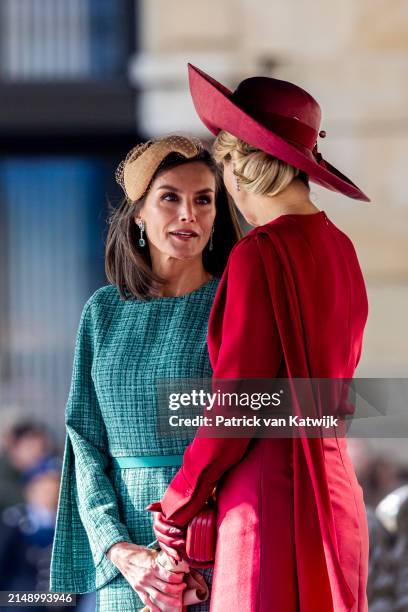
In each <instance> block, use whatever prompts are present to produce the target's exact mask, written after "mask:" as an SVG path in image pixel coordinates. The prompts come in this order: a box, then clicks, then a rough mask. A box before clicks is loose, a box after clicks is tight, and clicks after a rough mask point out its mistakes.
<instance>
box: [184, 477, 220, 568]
mask: <svg viewBox="0 0 408 612" xmlns="http://www.w3.org/2000/svg"><path fill="white" fill-rule="evenodd" d="M216 510H217V508H216V501H215V488H214V490H213V492H212V494H211V496H210V498H209V499H208V501H207V502H206V504H205V506H204V507H203V508H202V509H201V510H200V512H198V513H197V514H196V515H195V516H194V517H193V518H192V519H191V521H190V522H189V523H188V525H187V530H186V555H187V562H188V563H189V564H190V565H191V566H192V567H201V568H206V567H212V566H213V565H214V558H215V546H216V540H217V512H216Z"/></svg>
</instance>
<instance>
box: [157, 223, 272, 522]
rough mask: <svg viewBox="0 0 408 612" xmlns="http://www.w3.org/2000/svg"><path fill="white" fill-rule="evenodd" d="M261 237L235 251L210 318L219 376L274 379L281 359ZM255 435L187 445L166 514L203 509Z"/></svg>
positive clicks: (181, 518)
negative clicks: (218, 483)
mask: <svg viewBox="0 0 408 612" xmlns="http://www.w3.org/2000/svg"><path fill="white" fill-rule="evenodd" d="M265 274H266V273H265V268H264V265H263V262H262V259H261V251H260V247H259V243H258V239H257V236H256V235H255V236H249V237H247V238H244V239H243V240H242V241H241V242H240V243H238V245H237V246H236V247H235V248H234V249H233V251H232V253H231V255H230V259H229V262H228V265H227V269H226V271H225V273H224V275H223V278H222V280H221V283H220V286H219V290H218V292H217V295H216V299H215V302H214V306H213V309H212V312H211V315H210V321H209V339H208V343H209V350H210V357H211V362H212V365H213V377H214V380H216V379H239V378H240V379H242V378H273V377H275V376H276V374H277V372H278V370H279V366H280V364H281V360H282V348H281V344H280V339H279V333H278V330H277V327H276V323H275V319H274V315H273V308H272V302H271V294H270V284H269V283H268V280H267V278H266V275H265ZM250 440H251V439H250V438H204V437H203V438H200V437H198V436H197V435H196V437H195V438H194V440H193V441H192V442H191V443H190V445H189V446H188V447H187V448H186V450H185V453H184V458H183V465H182V467H181V468H180V470H179V471H178V472H177V474H176V475H175V477H174V478H173V480H172V482H171V483H170V485H169V487H168V488H167V490H166V492H165V494H164V497H163V498H162V500H161V505H162V509H163V513H164V515H165V516H166V518H168V519H172V520H174V521H175V522H176V523H177V524H179V525H185V524H186V523H188V521H189V520H190V519H191V518H192V517H193V516H194V515H195V514H196V513H197V512H198V511H199V510H200V509H201V507H202V506H203V504H204V503H205V502H206V500H207V499H208V497H209V495H210V494H211V491H212V489H213V487H214V485H215V484H216V482H217V481H218V480H219V479H220V477H221V476H222V474H223V473H224V472H225V471H226V470H227V469H228V468H230V467H232V466H233V465H234V464H236V463H237V462H238V461H240V459H241V458H242V457H243V455H244V454H245V451H246V449H247V447H248V445H249V443H250Z"/></svg>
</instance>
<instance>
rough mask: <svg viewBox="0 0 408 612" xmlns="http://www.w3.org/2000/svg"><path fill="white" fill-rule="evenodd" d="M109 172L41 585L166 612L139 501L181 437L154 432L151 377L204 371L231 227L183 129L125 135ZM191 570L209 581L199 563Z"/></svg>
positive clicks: (108, 607) (168, 468) (172, 578)
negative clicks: (114, 186) (112, 174)
mask: <svg viewBox="0 0 408 612" xmlns="http://www.w3.org/2000/svg"><path fill="white" fill-rule="evenodd" d="M116 176H117V180H118V182H119V183H120V184H121V186H122V187H123V190H124V192H125V199H124V200H123V202H122V203H121V205H120V206H119V207H118V208H117V209H116V210H114V211H113V213H112V215H111V217H110V225H109V232H108V236H107V242H106V253H105V264H106V273H107V277H108V280H109V281H110V283H111V284H109V285H106V286H104V287H101V288H100V289H98V290H97V291H96V292H95V293H94V294H93V295H92V296H91V297H90V299H89V300H88V302H87V303H86V304H85V306H84V309H83V312H82V315H81V320H80V324H79V329H78V335H77V340H76V347H75V356H74V364H73V374H72V382H71V388H70V393H69V397H68V402H67V405H66V417H65V422H66V441H65V451H64V462H63V471H62V479H61V488H60V497H59V504H58V514H57V523H56V532H55V538H54V545H53V553H52V560H51V578H50V590H51V591H57V592H58V591H60V592H73V593H85V592H90V591H95V590H96V601H97V604H96V608H97V610H100V611H104V612H115V611H116V610H120V611H121V612H136V611H138V610H140V609H141V608H142V607H143V604H144V605H146V606H148V607H149V608H150V609H151V610H152V611H156V610H163V611H166V612H167V611H168V612H170V611H174V610H181V608H180V601H181V598H182V595H181V593H180V592H181V590H182V589H183V588H184V587H185V583H184V582H182V581H183V574H178V575H175V574H174V573H172V572H168V571H166V570H164V569H163V568H162V567H161V566H159V565H158V564H157V563H156V558H157V555H158V554H159V553H158V550H156V549H155V547H154V539H155V538H154V533H153V530H152V515H151V513H149V512H147V511H146V510H145V507H146V505H147V504H148V503H149V502H150V501H151V500H152V499H160V498H161V497H162V495H163V494H164V491H165V490H166V488H167V486H168V484H169V482H170V481H171V479H172V478H173V476H174V475H175V474H176V472H177V470H178V467H179V466H180V465H181V462H182V454H183V452H184V449H185V448H186V446H187V445H188V444H189V442H190V441H191V439H192V438H191V436H188V435H187V434H186V433H185V432H184V433H183V431H182V430H180V429H179V428H177V431H175V433H174V436H172V437H163V436H161V435H160V433H159V432H158V429H157V398H156V382H157V381H159V380H160V379H174V378H177V379H180V378H184V379H186V378H203V377H208V378H209V377H211V374H212V371H211V366H210V362H209V357H208V353H207V344H206V335H207V322H208V316H209V313H210V309H211V306H212V302H213V299H214V296H215V292H216V289H217V286H218V282H219V278H220V276H221V274H222V272H223V270H224V267H225V264H226V261H227V259H228V255H229V252H230V250H231V248H232V246H233V245H234V244H235V242H236V241H237V240H238V239H239V237H240V235H239V226H238V223H237V220H236V217H235V216H234V212H233V210H232V209H231V208H230V205H229V203H228V199H227V196H226V194H225V191H224V190H223V187H222V181H221V180H220V178H219V177H218V173H217V166H216V164H215V162H214V161H213V159H212V157H211V156H210V154H209V153H208V152H207V151H206V150H204V149H203V147H202V145H201V143H200V142H199V141H198V140H196V139H190V138H185V137H182V136H169V137H166V138H162V139H157V140H155V141H148V142H147V143H144V144H142V145H139V146H138V147H135V148H134V149H132V151H130V153H129V154H128V156H127V157H126V159H125V160H124V161H123V162H122V163H121V164H120V166H119V167H118V170H117V175H116ZM158 548H159V547H158V546H157V549H158ZM201 573H202V575H203V576H204V578H205V580H206V582H207V584H208V585H209V587H210V586H211V575H212V570H211V569H206V570H202V571H201ZM208 609H209V600H207V601H206V602H204V603H201V604H197V605H193V606H191V607H189V610H191V611H198V610H208Z"/></svg>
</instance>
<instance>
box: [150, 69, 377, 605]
mask: <svg viewBox="0 0 408 612" xmlns="http://www.w3.org/2000/svg"><path fill="white" fill-rule="evenodd" d="M189 76H190V90H191V94H192V98H193V102H194V105H195V108H196V110H197V113H198V115H199V116H200V118H201V120H202V121H203V123H204V124H205V125H206V126H207V128H208V129H209V130H210V131H211V132H212V133H213V134H214V135H215V136H216V140H215V143H214V148H213V150H214V154H215V157H216V159H217V161H218V162H220V163H221V164H222V166H223V170H224V183H225V185H226V188H227V190H228V192H229V193H230V195H231V197H232V198H233V200H234V202H235V204H236V206H237V207H238V209H239V210H240V211H241V213H242V214H243V216H244V217H245V219H246V220H247V221H248V223H250V224H251V225H252V226H254V229H253V230H252V231H250V232H249V234H247V235H246V236H245V238H243V239H242V240H241V241H240V242H239V243H238V244H237V245H236V247H234V249H233V250H232V252H231V256H230V258H229V261H228V265H227V269H226V271H225V273H224V275H223V277H222V280H221V283H220V287H219V290H218V292H217V296H216V299H215V302H214V306H213V309H212V311H211V316H210V319H209V329H208V345H209V353H210V358H211V364H212V366H213V370H214V378H215V379H216V380H217V381H218V380H219V379H222V378H225V379H240V380H241V379H246V378H266V379H274V378H278V379H279V378H290V379H296V378H302V379H313V378H314V379H316V378H329V379H342V378H343V379H344V378H346V379H348V378H352V377H353V374H354V371H355V368H356V367H357V364H358V362H359V359H360V356H361V350H362V339H363V332H364V328H365V324H366V319H367V314H368V304H367V294H366V289H365V282H364V278H363V275H362V272H361V268H360V265H359V262H358V258H357V255H356V252H355V249H354V246H353V244H352V242H351V240H350V239H349V238H348V237H347V236H346V235H345V234H344V232H342V231H341V230H340V229H339V228H337V227H336V226H335V225H334V224H333V222H332V221H331V220H330V219H329V218H328V216H327V215H326V213H325V212H324V211H321V210H319V209H318V208H317V207H316V206H315V204H314V203H313V202H312V201H311V199H310V186H309V181H315V182H317V183H319V184H321V185H322V186H324V187H326V188H328V189H332V190H334V191H338V192H340V193H343V194H345V195H347V196H349V197H352V198H355V199H358V200H364V201H368V198H367V196H366V195H365V194H364V193H363V192H362V191H361V190H360V189H359V188H358V187H357V186H356V185H355V184H354V183H353V182H352V181H351V180H350V179H348V178H347V177H346V176H344V175H343V174H342V173H341V172H340V171H338V170H337V169H336V168H334V167H333V166H332V165H331V164H330V163H328V162H327V161H326V160H325V159H323V156H322V155H321V153H320V152H319V150H318V144H317V140H318V138H319V136H320V137H324V136H325V135H326V134H325V132H323V131H321V130H320V120H321V110H320V106H319V104H318V103H317V101H316V100H315V99H314V98H313V97H312V96H311V95H310V94H309V93H308V92H306V91H305V90H303V89H302V88H300V87H298V86H297V85H295V84H293V83H289V82H287V81H282V80H279V79H273V78H267V77H252V78H248V79H245V80H244V81H242V82H241V83H240V84H239V85H238V87H237V88H236V89H235V91H229V90H228V89H227V88H226V87H225V86H224V85H222V84H221V83H218V82H217V81H216V80H215V79H214V78H212V77H211V76H209V75H207V74H205V73H204V72H203V71H201V70H199V69H198V68H196V67H194V66H191V65H190V66H189ZM300 395H301V394H297V395H296V399H297V402H300V403H301V402H302V399H304V398H302V397H300ZM309 397H310V396H309ZM310 403H311V404H312V405H313V402H310ZM316 404H317V406H316V409H317V410H322V411H323V414H325V409H326V405H321V404H319V403H318V402H316ZM340 408H341V406H340ZM295 413H296V414H297V413H298V410H296V409H295ZM301 413H302V412H301ZM303 414H304V413H303ZM314 414H316V412H315V413H314ZM318 414H320V413H318ZM346 414H347V413H346ZM335 416H337V417H339V418H340V419H341V421H342V420H343V419H342V416H343V415H342V412H341V410H340V411H339V412H337V411H336V413H335ZM200 433H201V432H200V431H198V432H197V434H196V436H195V438H194V440H193V442H192V443H191V444H190V445H189V446H188V448H187V449H186V451H185V453H184V458H183V464H182V466H181V468H180V470H179V471H178V473H177V474H176V475H175V477H174V478H173V480H172V481H171V483H170V485H169V487H168V489H167V490H166V492H165V494H164V496H163V498H162V499H161V500H160V501H159V502H157V501H156V500H155V503H153V504H152V507H151V509H152V510H153V511H155V521H154V530H155V533H156V537H157V539H158V540H159V542H160V544H161V546H162V548H163V550H166V551H169V552H171V553H172V554H174V555H175V556H176V555H177V554H178V555H179V556H181V558H183V555H184V552H185V541H183V538H181V537H180V531H181V530H182V529H183V528H185V526H186V525H187V524H188V522H189V521H191V520H192V518H193V517H194V516H195V515H196V514H197V513H198V512H199V511H200V510H201V508H202V507H203V504H204V503H205V502H206V500H207V499H208V498H209V497H210V496H211V494H212V491H213V489H214V486H217V512H218V524H217V527H218V530H217V546H216V551H215V563H214V578H213V585H212V595H211V610H214V611H215V610H216V611H217V612H218V611H220V610H228V611H231V610H243V611H245V612H260V611H261V610H262V611H263V610H265V611H268V612H269V611H271V612H272V611H273V612H298V611H299V610H302V612H333V611H334V612H340V611H346V610H347V611H348V612H367V610H368V605H367V596H366V586H367V573H368V525H367V517H366V512H365V505H364V496H363V490H362V488H361V486H360V484H359V483H358V480H357V478H356V474H355V471H354V469H353V465H352V463H351V459H350V456H349V455H348V451H347V442H346V438H345V437H344V430H343V433H342V431H341V425H340V431H338V430H337V428H336V427H334V432H333V434H332V435H333V437H326V436H324V435H321V437H316V438H313V437H310V436H308V435H307V432H306V435H305V432H304V431H300V432H299V437H298V436H297V435H295V433H294V435H293V437H292V438H290V437H286V438H284V437H282V438H261V439H259V438H253V439H251V438H216V439H212V438H208V436H207V437H205V436H201V435H200ZM204 433H205V428H204ZM158 504H160V506H161V511H160V510H158ZM174 524H175V525H176V526H178V528H179V531H178V532H177V534H176V535H174V536H171V534H170V533H169V530H170V529H171V528H174V527H173V526H174Z"/></svg>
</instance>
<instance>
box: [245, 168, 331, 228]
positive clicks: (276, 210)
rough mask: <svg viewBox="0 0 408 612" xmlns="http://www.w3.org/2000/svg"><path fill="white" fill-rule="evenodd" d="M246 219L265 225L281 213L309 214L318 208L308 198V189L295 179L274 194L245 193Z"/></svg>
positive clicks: (252, 223) (315, 211)
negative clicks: (248, 212) (247, 211)
mask: <svg viewBox="0 0 408 612" xmlns="http://www.w3.org/2000/svg"><path fill="white" fill-rule="evenodd" d="M246 199H247V210H249V211H250V214H248V221H249V223H251V225H255V226H258V225H265V223H269V222H270V221H273V220H274V219H277V218H278V217H280V216H281V215H291V214H292V215H293V214H299V215H310V214H313V213H318V212H319V209H318V208H317V207H316V206H315V205H314V204H313V202H312V201H311V199H310V191H309V189H308V187H306V185H305V184H304V183H303V182H302V181H300V180H299V179H295V180H294V181H292V182H291V183H290V185H289V186H288V187H286V189H284V190H283V191H281V192H280V193H279V194H278V195H276V196H260V195H257V194H252V193H249V192H248V193H247V194H246Z"/></svg>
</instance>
